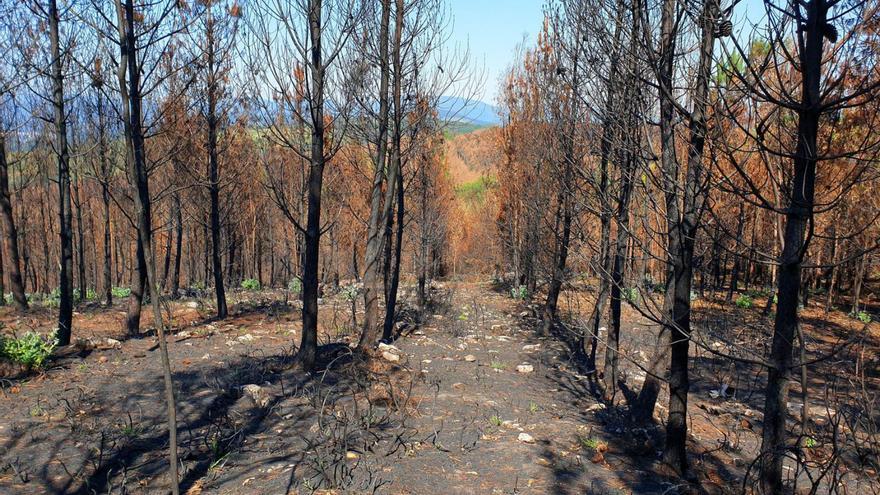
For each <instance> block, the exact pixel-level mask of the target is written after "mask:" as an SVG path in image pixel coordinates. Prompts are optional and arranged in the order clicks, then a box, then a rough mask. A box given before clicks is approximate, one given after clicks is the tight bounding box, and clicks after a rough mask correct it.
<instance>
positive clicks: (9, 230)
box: [0, 132, 28, 311]
mask: <svg viewBox="0 0 880 495" xmlns="http://www.w3.org/2000/svg"><path fill="white" fill-rule="evenodd" d="M0 218H2V221H3V240H4V242H3V247H4V249H5V250H6V255H5V257H4V258H5V259H6V267H7V271H8V272H9V283H10V285H12V299H13V301H14V302H15V306H16V308H17V309H18V310H19V311H27V309H28V303H27V296H26V295H25V292H24V283H23V282H22V279H21V269H20V267H19V253H18V231H17V230H16V228H15V217H14V215H13V211H12V200H11V197H10V194H9V162H7V160H6V136H5V135H4V134H3V133H2V132H0Z"/></svg>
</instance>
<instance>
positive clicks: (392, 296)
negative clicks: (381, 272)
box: [382, 144, 406, 340]
mask: <svg viewBox="0 0 880 495" xmlns="http://www.w3.org/2000/svg"><path fill="white" fill-rule="evenodd" d="M397 146H399V144H398V145H397ZM403 192H404V191H403V180H401V179H398V180H397V230H396V231H395V240H394V263H393V266H392V267H391V282H390V284H389V287H388V299H387V300H386V301H385V327H384V329H383V331H382V339H383V340H390V339H391V337H392V332H393V331H394V315H395V314H396V311H397V290H398V287H400V257H401V254H402V253H403V226H404V225H403V221H404V216H405V214H406V210H405V209H404V194H403Z"/></svg>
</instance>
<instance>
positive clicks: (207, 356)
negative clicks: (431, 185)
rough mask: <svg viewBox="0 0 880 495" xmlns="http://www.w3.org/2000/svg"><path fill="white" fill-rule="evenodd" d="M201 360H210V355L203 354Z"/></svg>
mask: <svg viewBox="0 0 880 495" xmlns="http://www.w3.org/2000/svg"><path fill="white" fill-rule="evenodd" d="M202 359H211V355H210V354H205V355H204V356H202Z"/></svg>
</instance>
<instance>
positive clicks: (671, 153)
mask: <svg viewBox="0 0 880 495" xmlns="http://www.w3.org/2000/svg"><path fill="white" fill-rule="evenodd" d="M676 5H677V1H676V0H663V7H662V9H663V11H662V14H661V20H660V57H659V67H658V70H657V80H658V81H657V82H658V83H659V89H658V96H659V100H660V166H661V169H662V174H663V188H664V193H665V201H666V228H667V240H668V241H667V244H669V243H670V242H672V240H673V239H675V238H676V236H677V235H676V233H675V229H676V228H677V225H678V224H679V221H680V218H679V216H680V214H681V212H680V209H679V206H678V197H679V196H678V187H679V186H678V182H677V179H678V173H679V167H678V162H677V158H676V156H675V122H674V117H675V107H674V104H673V101H672V99H671V98H672V94H673V89H672V79H673V75H674V72H675V71H674V60H675V46H676V44H675V38H676V31H677V27H676ZM673 247H674V246H670V245H667V252H670V253H671V252H673V251H672V248H673ZM674 278H675V275H674V273H673V266H672V263H667V268H666V297H665V299H664V308H663V313H664V315H663V321H662V323H661V325H660V332H659V334H658V335H657V345H656V346H655V347H654V352H653V353H652V355H651V358H650V359H649V362H648V366H647V373H646V376H645V382H644V384H643V385H642V388H641V390H639V395H638V397H637V399H636V407H635V408H634V412H635V414H636V416H637V417H638V418H639V419H640V420H642V421H650V420H651V417H652V416H653V414H654V406H655V405H656V404H657V396H658V395H659V394H660V387H661V385H662V376H663V375H665V371H666V369H667V367H668V365H669V351H670V338H671V337H670V335H669V329H670V327H672V326H673V321H672V318H671V314H670V313H671V311H672V303H673V294H672V293H673V291H674V284H673V281H674Z"/></svg>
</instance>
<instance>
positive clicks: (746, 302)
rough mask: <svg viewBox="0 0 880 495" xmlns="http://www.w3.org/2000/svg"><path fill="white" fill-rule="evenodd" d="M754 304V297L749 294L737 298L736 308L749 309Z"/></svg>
mask: <svg viewBox="0 0 880 495" xmlns="http://www.w3.org/2000/svg"><path fill="white" fill-rule="evenodd" d="M753 304H754V301H752V297H751V296H749V295H748V294H742V295H740V296H737V298H736V307H738V308H743V309H749V308H751V307H752V305H753Z"/></svg>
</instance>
